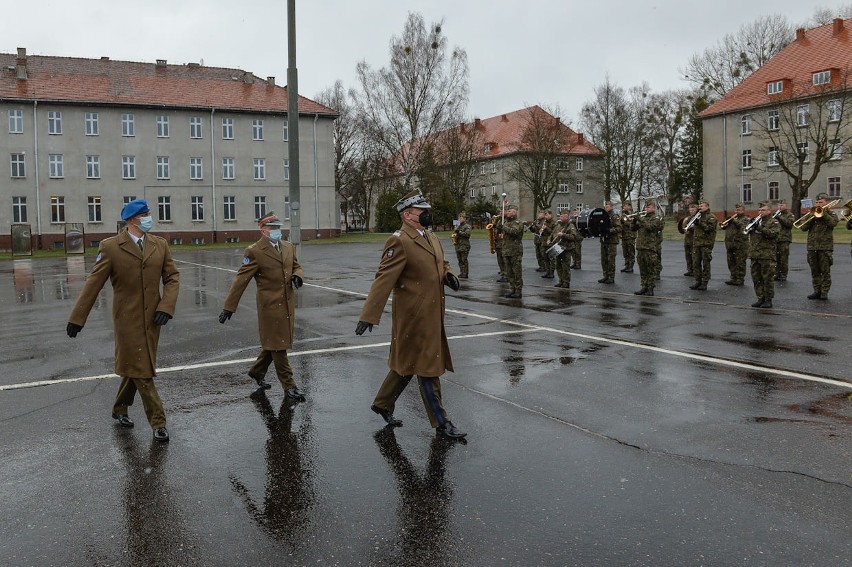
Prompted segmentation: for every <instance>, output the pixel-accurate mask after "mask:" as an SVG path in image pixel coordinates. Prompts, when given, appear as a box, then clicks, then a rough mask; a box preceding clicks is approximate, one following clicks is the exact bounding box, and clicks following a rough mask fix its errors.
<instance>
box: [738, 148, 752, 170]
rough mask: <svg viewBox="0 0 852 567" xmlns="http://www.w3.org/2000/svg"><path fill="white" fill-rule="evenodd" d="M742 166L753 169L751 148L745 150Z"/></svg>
mask: <svg viewBox="0 0 852 567" xmlns="http://www.w3.org/2000/svg"><path fill="white" fill-rule="evenodd" d="M740 166H741V167H742V168H743V169H751V150H743V153H742V161H741V162H740Z"/></svg>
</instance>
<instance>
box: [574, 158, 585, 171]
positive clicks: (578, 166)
mask: <svg viewBox="0 0 852 567" xmlns="http://www.w3.org/2000/svg"><path fill="white" fill-rule="evenodd" d="M584 167H585V164H584V163H583V158H581V157H578V158H577V159H575V160H574V171H583V168H584Z"/></svg>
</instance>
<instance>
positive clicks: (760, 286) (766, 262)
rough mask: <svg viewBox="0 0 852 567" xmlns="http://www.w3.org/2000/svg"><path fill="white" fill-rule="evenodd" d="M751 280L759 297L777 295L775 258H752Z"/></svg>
mask: <svg viewBox="0 0 852 567" xmlns="http://www.w3.org/2000/svg"><path fill="white" fill-rule="evenodd" d="M751 281H752V282H754V294H755V295H756V296H757V297H758V298H759V299H764V300H770V301H771V300H772V298H773V297H775V259H771V260H770V259H768V258H767V259H754V258H752V259H751Z"/></svg>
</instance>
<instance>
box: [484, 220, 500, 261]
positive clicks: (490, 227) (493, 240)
mask: <svg viewBox="0 0 852 567" xmlns="http://www.w3.org/2000/svg"><path fill="white" fill-rule="evenodd" d="M497 218H498V217H497V215H494V216H492V217H491V222H489V223H488V224H486V225H485V230H487V231H488V246H489V248H490V250H491V253H492V254H495V253H496V252H497V229H496V228H495V227H496V225H497Z"/></svg>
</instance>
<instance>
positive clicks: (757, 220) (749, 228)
mask: <svg viewBox="0 0 852 567" xmlns="http://www.w3.org/2000/svg"><path fill="white" fill-rule="evenodd" d="M762 218H763V217H761V216H760V215H757V216H756V217H754V220H753V221H751V222H750V223H748V224H747V225H746V227H745V228H744V229H743V234H749V233H750V232H751V231H752V230H754V229H755V228H757V227H758V226H760V224H761V223H760V219H762Z"/></svg>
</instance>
